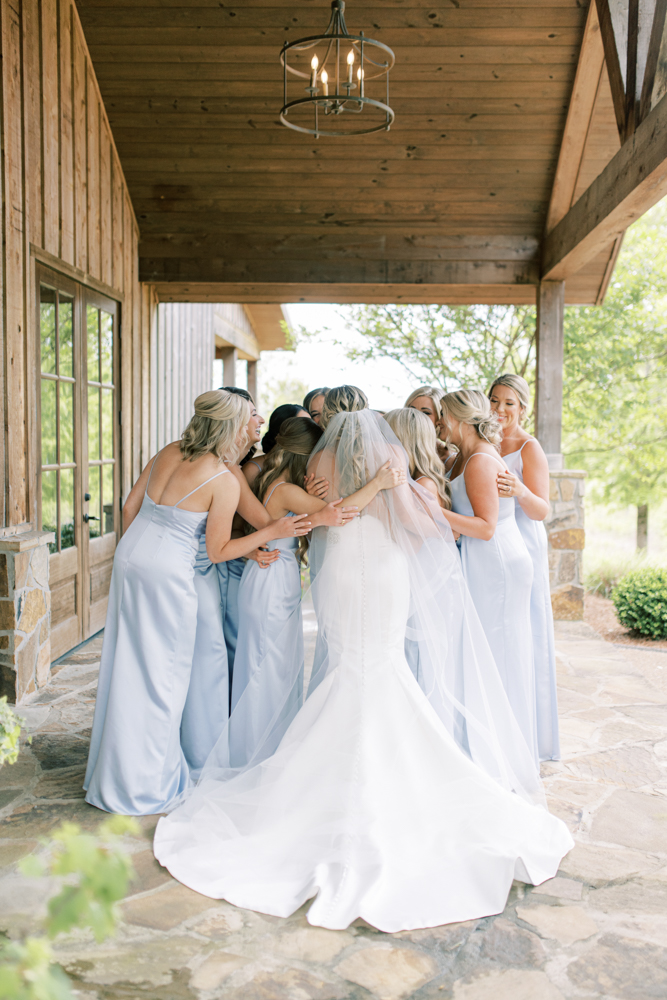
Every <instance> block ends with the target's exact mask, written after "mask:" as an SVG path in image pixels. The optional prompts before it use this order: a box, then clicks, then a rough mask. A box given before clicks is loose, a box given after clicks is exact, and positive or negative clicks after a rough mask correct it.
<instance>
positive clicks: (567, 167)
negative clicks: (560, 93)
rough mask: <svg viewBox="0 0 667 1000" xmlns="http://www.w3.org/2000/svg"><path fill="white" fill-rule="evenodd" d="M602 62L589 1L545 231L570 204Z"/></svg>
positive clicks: (597, 25) (602, 52) (599, 41)
mask: <svg viewBox="0 0 667 1000" xmlns="http://www.w3.org/2000/svg"><path fill="white" fill-rule="evenodd" d="M603 64H604V47H603V45H602V38H601V36H600V24H599V21H598V18H597V10H596V6H595V3H592V4H591V5H590V7H589V9H588V18H587V20H586V27H585V29H584V37H583V42H582V46H581V55H580V56H579V63H578V66H577V73H576V76H575V78H574V86H573V88H572V97H571V99H570V106H569V109H568V113H567V121H566V123H565V131H564V133H563V140H562V142H561V147H560V153H559V156H558V166H557V167H556V176H555V178H554V183H553V188H552V191H551V200H550V202H549V210H548V212H547V221H546V232H547V233H549V232H551V230H552V229H553V228H554V226H555V225H556V223H557V222H560V220H561V219H562V218H563V216H564V215H565V214H566V213H567V211H568V209H569V208H570V207H571V205H572V198H573V195H574V189H575V185H576V182H577V176H578V174H579V167H580V164H581V159H582V156H583V153H584V146H585V143H586V138H587V136H588V130H589V126H590V122H591V117H592V115H593V107H594V105H595V99H596V95H597V92H598V88H599V84H600V75H601V73H602V67H603Z"/></svg>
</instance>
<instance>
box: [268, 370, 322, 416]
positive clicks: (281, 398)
mask: <svg viewBox="0 0 667 1000" xmlns="http://www.w3.org/2000/svg"><path fill="white" fill-rule="evenodd" d="M310 389H311V386H309V385H306V383H305V382H302V381H301V379H298V378H289V377H288V378H282V379H277V380H276V381H275V382H270V383H269V384H268V385H266V386H264V385H261V396H260V401H259V411H260V413H261V414H262V416H263V417H265V418H266V419H267V420H268V419H269V417H270V416H271V414H272V413H273V411H274V410H275V408H276V407H277V406H282V404H283V403H298V404H299V406H300V405H301V403H302V402H303V398H304V396H305V395H306V393H307V392H309V390H310Z"/></svg>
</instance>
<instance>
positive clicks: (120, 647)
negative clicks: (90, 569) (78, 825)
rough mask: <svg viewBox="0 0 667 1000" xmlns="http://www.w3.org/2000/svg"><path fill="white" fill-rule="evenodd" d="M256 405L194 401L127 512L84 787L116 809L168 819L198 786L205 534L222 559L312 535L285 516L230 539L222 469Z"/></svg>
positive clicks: (209, 397) (232, 488) (233, 499)
mask: <svg viewBox="0 0 667 1000" xmlns="http://www.w3.org/2000/svg"><path fill="white" fill-rule="evenodd" d="M248 417H249V412H248V404H247V402H246V401H245V400H244V399H241V398H240V397H238V396H232V395H231V394H230V393H227V392H223V391H221V390H219V389H214V390H212V391H211V392H205V393H203V394H202V395H201V396H198V397H197V399H196V400H195V412H194V416H193V417H192V419H191V420H190V423H189V424H188V426H187V427H186V429H185V431H184V432H183V436H182V438H181V440H180V442H173V443H172V444H168V445H167V446H166V447H165V448H163V449H162V450H161V451H160V452H158V454H157V455H156V456H155V458H153V459H152V460H151V461H150V462H149V463H148V465H147V466H146V468H145V469H144V471H143V472H142V474H141V476H140V477H139V480H138V481H137V482H136V483H135V485H134V487H133V488H132V490H131V492H130V494H129V496H128V498H127V501H126V503H125V507H124V509H123V521H124V528H125V533H124V534H123V537H122V538H121V540H120V542H119V544H118V547H117V548H116V553H115V556H114V568H113V574H112V578H111V589H110V593H109V609H108V612H107V620H106V626H105V632H104V646H103V649H102V662H101V664H100V677H99V685H98V690H97V702H96V706H95V717H94V720H93V732H92V736H91V744H90V754H89V758H88V768H87V771H86V778H85V782H84V788H85V789H86V790H87V795H86V801H87V802H89V803H90V804H91V805H94V806H97V807H98V808H100V809H105V810H107V811H108V812H117V813H123V814H125V815H135V816H136V815H138V816H141V815H150V814H154V813H159V812H165V811H166V810H167V808H168V807H169V806H170V804H172V803H173V802H174V800H175V799H176V798H177V797H178V796H179V795H180V794H181V792H183V791H184V789H185V788H186V787H187V785H188V783H189V780H190V779H189V770H188V766H187V762H186V760H185V757H184V755H183V751H182V749H181V743H180V727H181V716H182V712H183V707H184V705H185V700H186V697H187V692H188V685H189V681H190V673H191V670H192V661H193V656H194V649H195V635H196V626H197V592H196V590H195V586H194V582H193V577H194V563H195V558H196V555H197V549H198V545H199V538H200V536H201V535H202V534H204V533H205V535H206V547H207V550H208V555H209V558H210V559H211V561H212V562H220V561H222V560H225V559H234V558H237V557H238V556H241V555H244V554H247V553H248V552H250V551H251V550H252V549H253V548H256V546H257V545H258V544H264V543H266V542H269V541H272V540H273V539H275V538H282V537H286V536H290V537H294V536H298V535H302V534H305V533H306V532H307V531H308V530H310V524H309V522H308V521H304V520H303V518H298V519H297V520H296V521H295V519H294V518H291V519H290V518H281V519H279V520H277V521H275V522H273V523H272V524H271V525H270V526H269V527H268V528H264V529H263V530H262V531H259V532H257V533H256V534H255V535H252V536H248V537H246V538H240V539H236V540H233V541H232V540H231V537H230V536H231V525H232V518H233V516H234V511H235V510H236V505H237V503H238V500H239V486H238V483H237V482H236V480H235V478H234V477H233V476H232V475H230V474H229V471H228V469H226V468H224V467H223V464H222V463H223V462H224V460H225V459H227V460H228V461H232V462H233V461H236V459H237V457H238V455H239V453H240V452H241V450H242V449H243V447H244V446H245V444H246V426H247V423H248Z"/></svg>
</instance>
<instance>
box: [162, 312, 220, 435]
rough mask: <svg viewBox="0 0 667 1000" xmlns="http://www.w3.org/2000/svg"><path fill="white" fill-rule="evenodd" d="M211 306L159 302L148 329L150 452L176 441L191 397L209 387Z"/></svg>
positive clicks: (212, 340) (189, 410) (212, 342)
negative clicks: (149, 330) (149, 329)
mask: <svg viewBox="0 0 667 1000" xmlns="http://www.w3.org/2000/svg"><path fill="white" fill-rule="evenodd" d="M214 355H215V336H214V307H213V306H210V305H197V304H192V303H187V302H165V303H161V304H160V305H159V306H158V307H157V310H156V317H155V322H154V323H153V325H152V329H151V332H150V361H149V366H148V368H149V370H150V403H149V410H150V434H149V442H150V448H149V451H150V453H151V454H154V453H155V452H156V451H157V450H158V449H159V448H163V447H164V446H165V445H166V444H168V443H169V442H170V441H175V440H177V439H178V438H179V437H180V436H181V434H182V433H183V431H184V430H185V427H186V426H187V424H188V421H189V420H190V417H191V416H192V412H193V405H194V401H195V399H196V397H197V396H198V395H199V394H200V393H202V392H206V391H207V390H208V389H211V388H212V378H213V358H214Z"/></svg>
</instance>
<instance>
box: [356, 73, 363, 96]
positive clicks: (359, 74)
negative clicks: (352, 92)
mask: <svg viewBox="0 0 667 1000" xmlns="http://www.w3.org/2000/svg"><path fill="white" fill-rule="evenodd" d="M357 80H358V81H359V94H360V96H361V97H363V96H364V71H363V69H361V67H360V68H359V69H358V70H357Z"/></svg>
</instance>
